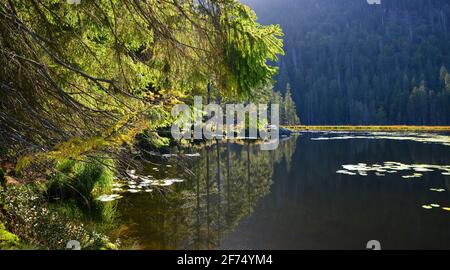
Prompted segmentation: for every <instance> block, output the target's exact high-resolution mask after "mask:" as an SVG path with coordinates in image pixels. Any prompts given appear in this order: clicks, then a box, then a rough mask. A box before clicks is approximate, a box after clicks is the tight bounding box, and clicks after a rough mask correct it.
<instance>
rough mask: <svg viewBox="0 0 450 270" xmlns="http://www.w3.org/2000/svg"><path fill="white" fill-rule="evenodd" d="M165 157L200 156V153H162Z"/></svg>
mask: <svg viewBox="0 0 450 270" xmlns="http://www.w3.org/2000/svg"><path fill="white" fill-rule="evenodd" d="M161 156H162V157H164V158H171V157H183V156H184V157H199V156H200V153H193V154H162V155H161Z"/></svg>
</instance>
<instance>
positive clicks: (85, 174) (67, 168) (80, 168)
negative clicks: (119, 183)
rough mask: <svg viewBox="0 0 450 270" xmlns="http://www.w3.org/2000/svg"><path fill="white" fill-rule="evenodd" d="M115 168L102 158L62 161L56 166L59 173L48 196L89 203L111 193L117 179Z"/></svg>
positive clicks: (56, 174)
mask: <svg viewBox="0 0 450 270" xmlns="http://www.w3.org/2000/svg"><path fill="white" fill-rule="evenodd" d="M113 168H114V163H113V162H112V161H110V160H109V159H106V158H102V157H95V158H92V157H91V158H86V159H84V160H82V161H73V160H64V161H61V162H59V163H58V164H57V165H56V170H57V172H56V173H55V175H54V176H53V177H52V180H51V181H50V183H49V185H48V189H47V194H48V195H49V196H50V197H59V198H75V199H77V200H79V201H82V202H83V203H86V202H88V203H89V202H90V201H92V199H93V198H95V197H96V196H99V195H101V194H105V193H110V192H111V189H112V186H113V183H114V178H115V173H114V171H113Z"/></svg>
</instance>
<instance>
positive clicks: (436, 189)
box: [430, 188, 445, 192]
mask: <svg viewBox="0 0 450 270" xmlns="http://www.w3.org/2000/svg"><path fill="white" fill-rule="evenodd" d="M430 191H435V192H444V191H445V189H443V188H430Z"/></svg>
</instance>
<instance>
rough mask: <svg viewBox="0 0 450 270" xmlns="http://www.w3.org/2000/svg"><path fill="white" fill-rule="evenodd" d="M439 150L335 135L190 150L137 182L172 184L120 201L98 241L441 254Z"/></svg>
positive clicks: (372, 136) (384, 138)
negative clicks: (371, 247) (377, 247)
mask: <svg viewBox="0 0 450 270" xmlns="http://www.w3.org/2000/svg"><path fill="white" fill-rule="evenodd" d="M449 150H450V136H447V135H445V134H441V135H438V134H433V135H430V134H426V135H423V134H422V135H421V134H414V133H407V134H400V133H399V134H393V133H389V134H388V133H336V132H332V133H325V132H311V133H302V134H300V135H295V136H293V137H292V138H290V139H288V140H284V141H282V142H281V143H280V146H279V148H278V149H277V150H276V151H271V152H269V151H261V150H260V146H259V145H257V144H252V143H242V144H235V143H231V142H229V143H227V142H223V143H220V144H219V145H218V147H217V144H212V145H211V146H208V147H201V148H200V147H192V148H190V149H186V150H185V153H188V156H187V157H186V156H184V157H183V158H180V157H168V156H167V157H166V158H165V159H164V160H165V162H164V163H163V165H155V164H149V165H146V166H145V168H144V169H143V170H142V171H140V173H141V174H143V175H151V176H152V177H155V178H157V179H162V178H166V179H170V178H175V177H176V178H177V179H182V180H184V181H183V182H178V181H175V182H173V181H172V182H169V183H168V185H169V184H172V185H170V186H168V187H165V188H163V189H162V190H157V189H153V191H151V192H150V190H148V189H147V192H145V191H142V192H138V193H134V194H133V193H125V194H123V195H124V198H122V199H121V200H119V201H117V202H115V203H116V204H117V205H116V209H117V210H116V212H117V213H116V216H117V217H116V219H115V223H116V224H115V225H114V230H112V231H111V233H110V234H111V236H112V237H113V238H119V239H121V241H122V243H123V246H124V247H125V248H138V249H365V248H366V243H367V242H368V241H369V240H378V241H380V242H381V246H382V248H383V249H450V211H448V210H450V209H446V207H450V193H449V190H450V155H449V153H450V151H449ZM189 154H190V155H189ZM198 154H199V155H198ZM155 163H156V162H155ZM131 184H134V183H131ZM133 188H134V186H133Z"/></svg>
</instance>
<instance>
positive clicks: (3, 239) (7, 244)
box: [0, 222, 20, 250]
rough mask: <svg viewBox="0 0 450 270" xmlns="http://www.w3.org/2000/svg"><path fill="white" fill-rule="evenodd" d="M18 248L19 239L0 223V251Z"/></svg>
mask: <svg viewBox="0 0 450 270" xmlns="http://www.w3.org/2000/svg"><path fill="white" fill-rule="evenodd" d="M17 248H20V240H19V237H18V236H17V235H15V234H12V233H10V232H9V231H7V230H6V228H5V226H4V225H3V224H2V223H1V222H0V250H2V249H3V250H6V249H17Z"/></svg>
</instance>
